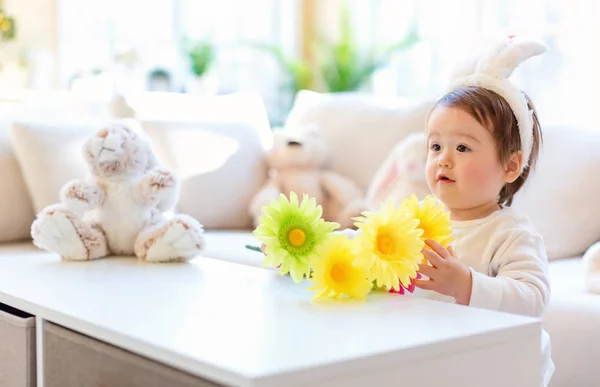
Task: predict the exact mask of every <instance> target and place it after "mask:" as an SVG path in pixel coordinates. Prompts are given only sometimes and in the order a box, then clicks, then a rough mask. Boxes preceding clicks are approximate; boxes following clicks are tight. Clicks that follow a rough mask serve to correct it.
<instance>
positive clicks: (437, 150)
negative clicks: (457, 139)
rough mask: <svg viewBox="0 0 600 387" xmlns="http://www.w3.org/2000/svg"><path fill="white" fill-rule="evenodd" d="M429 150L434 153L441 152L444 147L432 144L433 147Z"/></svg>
mask: <svg viewBox="0 0 600 387" xmlns="http://www.w3.org/2000/svg"><path fill="white" fill-rule="evenodd" d="M429 149H431V150H432V151H434V152H439V151H440V149H442V147H441V146H439V145H438V144H431V146H430V147H429Z"/></svg>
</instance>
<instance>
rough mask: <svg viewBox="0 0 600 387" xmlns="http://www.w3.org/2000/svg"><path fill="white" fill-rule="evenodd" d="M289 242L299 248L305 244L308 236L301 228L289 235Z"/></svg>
mask: <svg viewBox="0 0 600 387" xmlns="http://www.w3.org/2000/svg"><path fill="white" fill-rule="evenodd" d="M288 240H289V241H290V243H291V244H292V245H293V246H294V247H299V246H302V245H303V244H304V241H305V240H306V234H305V233H304V231H302V230H300V229H299V228H295V229H293V230H292V231H290V233H289V234H288Z"/></svg>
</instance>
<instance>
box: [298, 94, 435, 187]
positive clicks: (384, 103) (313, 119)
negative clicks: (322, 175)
mask: <svg viewBox="0 0 600 387" xmlns="http://www.w3.org/2000/svg"><path fill="white" fill-rule="evenodd" d="M432 106H433V101H426V102H423V103H414V102H407V101H405V100H402V99H399V98H382V97H376V96H373V95H369V94H360V93H357V94H355V93H347V94H345V93H342V94H321V93H316V92H312V91H306V90H303V91H301V92H300V93H298V94H297V96H296V99H295V101H294V105H293V107H292V110H291V111H290V114H289V116H288V118H287V120H286V126H288V125H289V126H296V125H315V126H316V127H318V128H320V130H322V131H323V133H324V135H325V138H326V140H327V141H328V143H329V146H330V148H331V151H332V154H331V168H332V169H333V170H334V171H336V172H338V173H340V174H342V175H345V176H346V177H348V178H350V179H352V180H353V181H355V182H356V183H357V184H359V186H360V187H361V188H362V189H363V190H364V191H365V192H366V190H367V188H368V186H369V184H370V182H371V179H372V178H373V176H374V175H375V173H376V171H377V169H378V168H379V167H380V165H381V164H382V163H383V161H384V160H385V158H386V157H387V155H388V153H389V152H390V151H391V150H392V148H393V147H394V146H395V145H396V144H397V143H398V142H400V141H401V140H403V139H404V138H405V137H406V136H407V135H408V134H410V133H412V132H415V131H420V130H424V129H425V124H426V119H427V115H428V113H429V110H430V109H431V107H432Z"/></svg>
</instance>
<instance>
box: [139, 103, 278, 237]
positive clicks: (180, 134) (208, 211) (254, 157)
mask: <svg viewBox="0 0 600 387" xmlns="http://www.w3.org/2000/svg"><path fill="white" fill-rule="evenodd" d="M192 101H196V102H197V103H198V104H197V105H194V106H195V109H193V106H188V110H190V111H189V112H188V113H187V114H185V115H183V116H181V117H178V118H179V119H177V120H173V119H170V120H167V121H165V120H142V125H143V126H144V129H145V131H146V132H147V133H148V136H149V137H150V139H151V141H152V143H153V146H154V149H155V150H156V152H157V154H158V156H159V158H160V159H161V161H162V162H163V163H165V164H166V165H167V166H169V167H170V168H173V169H174V170H175V171H176V172H177V174H178V176H179V177H180V178H181V180H182V186H181V192H180V198H179V203H178V208H177V211H179V212H183V213H186V214H188V215H190V216H193V217H194V218H196V219H198V221H199V222H200V223H202V224H203V225H204V227H205V228H207V229H233V228H236V229H240V228H242V229H248V228H250V227H252V220H251V218H250V217H249V215H248V204H249V202H250V200H251V199H252V197H253V196H254V194H256V192H257V191H258V190H259V189H260V187H261V186H262V185H263V184H264V182H265V180H266V178H267V167H266V163H265V149H266V148H267V147H268V146H269V145H270V143H271V142H272V133H271V129H270V127H269V120H268V116H267V112H266V109H265V106H264V104H263V102H262V99H261V98H260V97H259V96H258V95H256V94H251V93H239V94H231V95H226V96H217V97H204V98H196V99H194V98H192ZM138 109H139V107H138Z"/></svg>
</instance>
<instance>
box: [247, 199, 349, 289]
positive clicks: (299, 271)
mask: <svg viewBox="0 0 600 387" xmlns="http://www.w3.org/2000/svg"><path fill="white" fill-rule="evenodd" d="M263 213H264V214H265V215H263V216H261V217H260V219H259V223H260V224H259V225H258V227H257V228H256V230H254V233H253V234H254V235H255V236H256V237H257V239H258V240H259V241H261V242H263V243H264V244H265V253H266V256H265V259H264V260H263V265H272V266H274V267H279V273H280V274H281V275H285V274H288V273H290V275H291V277H292V279H293V280H294V282H296V283H298V282H300V281H302V278H303V277H305V276H306V277H308V276H309V273H310V266H309V260H310V258H311V257H313V256H314V255H316V251H317V248H318V247H319V245H320V244H321V243H323V242H324V241H325V240H326V239H327V238H329V236H330V235H331V233H332V232H333V230H335V229H336V228H338V227H339V226H340V225H339V224H337V223H333V222H325V221H324V220H323V219H322V218H321V215H322V214H323V209H322V207H321V206H320V205H317V202H316V200H315V199H314V198H309V197H308V195H306V194H304V195H303V197H302V201H301V202H299V200H298V195H297V194H296V193H295V192H290V199H289V200H288V198H287V197H286V196H285V195H283V194H281V195H280V196H279V200H273V201H271V204H269V205H268V206H265V207H263Z"/></svg>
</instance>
